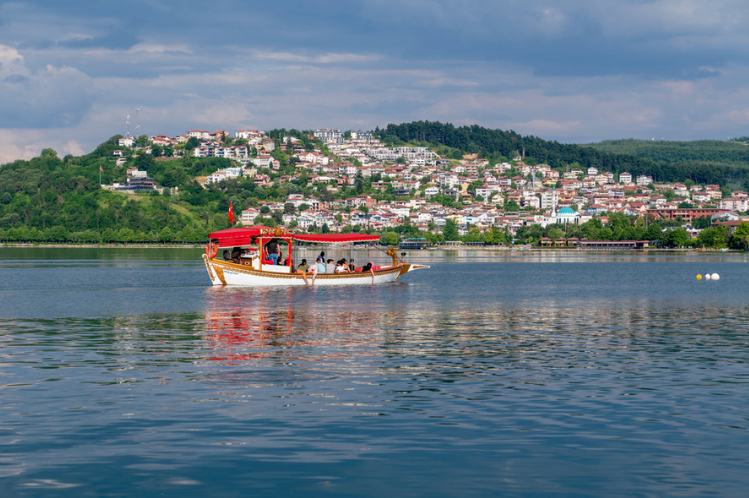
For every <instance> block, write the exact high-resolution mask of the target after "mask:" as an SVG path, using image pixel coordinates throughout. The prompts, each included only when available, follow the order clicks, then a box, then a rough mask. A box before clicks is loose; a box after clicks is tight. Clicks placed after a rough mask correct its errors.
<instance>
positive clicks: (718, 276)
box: [712, 273, 720, 280]
mask: <svg viewBox="0 0 749 498" xmlns="http://www.w3.org/2000/svg"><path fill="white" fill-rule="evenodd" d="M712 279H713V280H720V275H718V274H717V273H713V274H712Z"/></svg>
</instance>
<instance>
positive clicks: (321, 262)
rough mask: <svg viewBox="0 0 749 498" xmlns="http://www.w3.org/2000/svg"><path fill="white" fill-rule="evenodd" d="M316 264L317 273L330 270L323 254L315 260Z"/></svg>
mask: <svg viewBox="0 0 749 498" xmlns="http://www.w3.org/2000/svg"><path fill="white" fill-rule="evenodd" d="M315 266H316V267H317V273H326V272H327V271H328V267H327V265H326V264H325V260H324V259H323V257H322V256H318V257H317V261H316V262H315Z"/></svg>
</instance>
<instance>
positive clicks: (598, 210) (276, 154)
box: [110, 129, 749, 246]
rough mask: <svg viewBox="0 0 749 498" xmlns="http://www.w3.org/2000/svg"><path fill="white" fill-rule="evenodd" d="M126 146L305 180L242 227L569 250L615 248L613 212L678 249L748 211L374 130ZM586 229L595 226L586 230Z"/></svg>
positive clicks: (219, 178) (642, 184)
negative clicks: (447, 150) (667, 231)
mask: <svg viewBox="0 0 749 498" xmlns="http://www.w3.org/2000/svg"><path fill="white" fill-rule="evenodd" d="M118 143H119V145H120V146H121V147H122V149H119V150H115V151H114V152H113V155H114V156H117V164H118V165H123V166H124V165H126V163H127V161H126V160H125V156H126V155H132V154H133V153H138V152H140V153H146V154H151V155H154V156H158V157H162V156H163V157H164V158H165V157H168V156H172V157H174V156H176V157H180V156H184V155H189V156H192V157H195V158H224V159H230V160H231V163H232V165H231V166H230V167H226V168H222V169H218V170H217V171H214V172H212V173H211V174H209V175H207V176H205V177H200V178H198V179H197V180H198V181H199V182H200V183H201V184H202V185H204V186H205V187H206V188H209V187H211V186H214V187H218V188H220V187H221V186H222V185H223V184H224V183H225V182H232V181H238V180H240V179H241V180H243V181H251V182H252V183H253V184H254V185H256V186H259V187H266V186H269V185H275V186H278V187H283V186H284V185H289V184H291V183H292V182H293V183H294V184H295V185H299V184H300V182H301V186H302V189H301V190H302V191H301V192H293V193H291V190H294V189H290V193H288V195H287V196H286V197H285V198H277V199H273V200H262V201H258V202H257V203H256V205H248V206H246V207H241V208H240V207H239V206H237V207H238V208H239V209H238V210H237V211H238V212H237V218H238V219H237V223H238V224H242V225H252V224H258V223H264V224H271V225H280V226H285V227H287V228H292V229H297V230H303V231H308V230H309V231H313V230H318V231H325V232H327V231H330V232H342V231H343V232H346V231H367V232H370V233H371V232H387V231H392V232H394V233H400V234H401V235H402V237H401V238H403V237H405V236H407V235H425V236H426V238H428V239H429V240H430V241H432V242H444V241H445V240H446V239H447V240H451V239H452V240H454V239H458V238H460V239H462V240H464V241H466V242H469V243H471V242H473V243H484V242H488V243H505V242H508V241H511V240H513V239H514V240H516V241H519V242H530V243H535V244H540V245H548V246H560V245H562V246H568V245H577V244H578V243H580V241H581V240H583V241H585V240H586V239H590V237H586V235H587V236H589V235H598V237H594V238H595V239H602V240H612V239H614V240H616V239H617V237H616V236H614V235H615V234H614V233H607V232H606V230H605V229H606V227H607V226H608V225H609V222H610V219H611V218H612V216H613V217H616V216H619V218H617V219H620V220H621V219H622V218H621V216H624V217H626V218H627V219H628V220H630V221H631V223H629V225H630V227H629V228H630V230H627V231H626V233H625V234H620V237H618V238H619V239H621V238H622V237H621V235H627V239H631V240H638V239H658V238H660V237H662V233H661V231H660V229H661V228H663V227H670V228H681V229H682V230H683V233H682V231H679V233H678V235H679V236H680V238H679V240H675V241H674V242H676V243H678V245H687V244H688V243H689V241H690V240H692V239H696V238H697V237H699V234H700V232H701V231H702V230H703V229H705V228H711V227H713V226H723V227H726V228H724V229H723V232H722V233H723V234H724V235H725V230H726V229H727V230H731V229H733V228H735V227H737V226H738V225H739V224H740V222H741V214H742V213H745V212H746V211H747V209H748V208H749V206H748V204H749V195H747V193H746V192H744V191H730V190H727V189H725V188H721V187H720V186H719V185H696V184H694V183H693V182H689V181H687V182H684V183H678V182H677V183H654V182H653V178H652V177H650V176H647V175H639V176H636V177H633V176H632V175H630V174H629V173H627V172H621V173H619V174H618V175H617V176H616V177H615V175H614V173H612V172H606V171H599V170H598V169H597V168H595V167H589V168H586V169H582V168H580V167H578V166H576V165H575V164H572V165H568V166H567V167H566V168H564V170H563V171H560V170H559V169H558V168H557V169H554V168H552V167H550V166H549V165H547V164H538V163H537V162H536V161H534V160H532V158H525V157H523V155H522V151H519V152H518V155H516V156H515V157H512V158H507V160H506V161H502V162H497V163H494V164H492V163H490V162H489V161H488V160H486V159H482V158H479V157H478V155H477V154H472V155H461V156H460V157H459V158H455V157H454V155H453V157H440V156H439V155H438V154H437V153H435V152H434V151H433V150H430V148H429V147H423V146H390V147H388V146H386V145H385V144H383V143H382V141H381V140H380V139H378V138H377V137H376V136H375V134H373V133H372V132H341V131H340V130H333V129H318V130H315V131H314V132H311V133H308V134H306V135H305V134H300V133H295V134H287V135H282V136H278V135H276V136H275V137H274V138H272V137H271V136H269V135H268V134H267V133H265V132H262V131H258V130H239V131H236V132H234V133H233V134H230V133H228V132H226V131H214V132H208V131H205V130H190V131H188V132H186V133H185V134H183V135H179V136H177V137H170V136H166V135H156V136H152V137H150V138H149V139H148V140H147V141H141V143H140V145H138V143H137V141H136V139H135V138H133V137H123V138H120V139H119V141H118ZM283 163H288V164H283ZM289 165H290V166H292V168H291V169H290V168H289V167H288V166H289ZM284 166H286V167H284ZM110 188H120V189H124V190H130V191H133V192H135V191H139V192H142V191H143V189H144V188H145V189H148V188H157V186H156V185H155V183H154V182H153V181H150V182H149V181H148V177H147V172H145V171H139V170H137V169H135V168H130V171H129V174H128V183H127V184H126V185H116V186H115V187H110ZM352 190H353V191H356V192H357V195H344V194H346V193H351V192H352ZM594 220H595V222H594V223H592V224H591V223H589V222H591V221H594ZM638 220H639V222H638ZM695 220H699V221H698V223H694V222H695ZM648 222H651V223H652V222H657V224H656V226H658V230H656V231H652V230H651V231H650V232H649V233H648V232H646V228H647V224H648ZM586 224H587V225H589V226H590V228H591V230H587V231H586V230H584V228H585V226H586ZM573 226H574V227H583V230H580V229H576V228H572V227H573ZM404 227H407V229H404ZM446 227H448V233H445V229H446ZM530 227H537V228H540V229H541V231H539V230H538V229H536V230H530ZM550 228H551V230H549V229H550ZM625 228H626V227H625ZM453 229H454V232H452V230H453ZM638 229H639V230H638ZM455 235H457V237H455ZM685 236H686V237H685ZM711 236H713V237H714V234H711ZM518 239H519V240H518ZM701 242H702V244H703V245H704V244H705V241H704V240H703V241H701ZM708 245H713V244H712V243H710V242H708ZM715 245H720V244H715Z"/></svg>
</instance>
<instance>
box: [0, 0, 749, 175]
mask: <svg viewBox="0 0 749 498" xmlns="http://www.w3.org/2000/svg"><path fill="white" fill-rule="evenodd" d="M748 26H749V2H747V0H711V1H709V2H708V1H706V0H545V1H542V0H346V1H343V0H328V1H326V2H301V1H298V0H286V1H284V2H257V1H252V0H251V1H247V0H213V1H212V2H205V1H195V0H180V1H179V2H177V1H171V0H148V1H145V0H130V1H129V2H113V1H110V0H66V1H65V2H60V1H59V0H28V1H23V0H22V1H13V2H8V1H2V0H0V164H3V163H6V162H9V161H12V160H15V159H20V158H23V159H29V158H31V157H34V156H36V155H38V154H39V152H40V151H41V149H43V148H47V147H51V148H53V149H55V150H56V151H57V152H58V155H60V156H63V155H66V154H73V155H80V154H84V153H88V152H90V151H91V150H93V149H94V148H95V147H96V145H98V144H99V143H101V142H104V141H105V140H107V139H108V138H109V137H111V136H112V135H115V134H123V135H124V134H125V133H126V132H127V128H126V119H127V116H128V115H130V132H131V133H132V134H135V132H136V124H138V125H139V132H140V133H145V134H147V135H149V136H151V135H157V134H168V135H171V136H176V135H178V134H181V133H184V132H186V131H187V130H191V129H205V130H209V131H215V130H227V131H229V132H230V133H233V132H234V131H236V130H242V129H260V130H270V129H272V128H297V129H315V128H337V129H341V130H370V129H374V127H376V126H380V127H383V126H386V125H387V124H388V123H403V122H410V121H416V120H430V121H441V122H450V123H453V124H454V125H456V126H460V125H468V124H478V125H481V126H485V127H488V128H498V129H502V130H514V131H516V132H517V133H520V134H521V135H534V136H538V137H540V138H543V139H546V140H557V141H559V142H563V143H589V142H595V141H600V140H606V139H620V138H638V139H648V140H650V139H653V138H654V139H657V140H660V139H666V140H697V139H721V140H723V139H726V138H728V137H737V136H747V135H749V29H748V28H747V27H748ZM136 109H138V111H137V116H138V119H137V123H136Z"/></svg>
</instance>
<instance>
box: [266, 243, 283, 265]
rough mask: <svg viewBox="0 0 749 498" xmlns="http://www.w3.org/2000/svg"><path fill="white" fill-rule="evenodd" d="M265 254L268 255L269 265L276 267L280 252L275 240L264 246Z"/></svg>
mask: <svg viewBox="0 0 749 498" xmlns="http://www.w3.org/2000/svg"><path fill="white" fill-rule="evenodd" d="M265 252H266V254H267V255H268V259H269V260H270V261H271V264H274V265H277V264H278V256H279V255H280V254H281V250H280V248H279V247H278V241H277V240H276V239H270V241H269V242H268V243H267V244H265Z"/></svg>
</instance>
